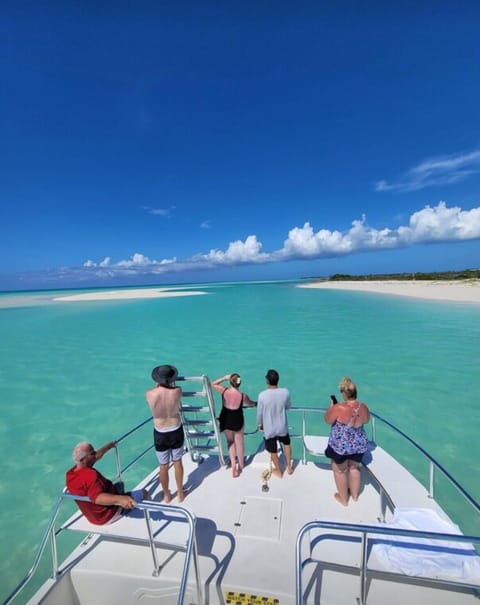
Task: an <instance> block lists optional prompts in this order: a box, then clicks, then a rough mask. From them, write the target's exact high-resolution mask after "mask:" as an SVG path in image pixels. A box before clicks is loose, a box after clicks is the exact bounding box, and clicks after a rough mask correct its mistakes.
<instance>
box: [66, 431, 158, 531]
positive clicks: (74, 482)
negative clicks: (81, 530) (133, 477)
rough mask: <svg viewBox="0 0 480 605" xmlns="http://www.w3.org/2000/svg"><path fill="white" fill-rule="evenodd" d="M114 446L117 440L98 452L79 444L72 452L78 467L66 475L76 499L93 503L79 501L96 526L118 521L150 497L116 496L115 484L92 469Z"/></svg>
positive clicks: (70, 489) (143, 495)
mask: <svg viewBox="0 0 480 605" xmlns="http://www.w3.org/2000/svg"><path fill="white" fill-rule="evenodd" d="M115 445H116V443H115V441H111V442H110V443H107V444H106V445H104V446H103V447H101V448H100V449H99V450H95V449H94V448H93V446H92V445H91V444H90V443H87V442H83V443H79V444H78V445H76V446H75V447H74V448H73V452H72V457H73V461H74V462H75V466H73V467H72V468H71V469H70V470H68V471H67V473H66V483H67V489H68V491H69V492H70V493H71V494H73V495H75V496H88V497H89V498H90V500H91V502H84V501H80V500H77V501H76V502H77V505H78V507H79V508H80V510H81V511H82V513H83V514H84V515H85V517H86V518H87V519H88V520H89V521H90V523H94V524H95V525H104V524H105V523H112V522H113V521H116V520H117V519H119V518H120V517H121V516H122V514H123V513H124V512H125V511H128V510H131V509H132V508H134V507H135V505H136V502H137V501H139V500H142V499H143V498H148V494H147V493H146V491H145V490H143V494H142V492H141V491H140V492H139V493H137V492H132V495H130V494H117V493H116V491H115V486H114V485H113V483H112V482H111V481H110V480H109V479H107V478H106V477H104V476H103V475H102V474H101V473H100V472H98V471H97V470H96V469H94V468H93V465H94V464H95V462H96V461H97V460H100V458H101V457H102V456H103V455H104V454H105V453H106V452H108V450H110V449H112V447H115Z"/></svg>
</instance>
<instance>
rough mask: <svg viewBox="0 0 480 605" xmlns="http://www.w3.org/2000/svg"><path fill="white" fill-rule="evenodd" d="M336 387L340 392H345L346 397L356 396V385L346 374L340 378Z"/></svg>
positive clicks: (353, 397)
mask: <svg viewBox="0 0 480 605" xmlns="http://www.w3.org/2000/svg"><path fill="white" fill-rule="evenodd" d="M338 388H339V389H340V393H345V395H346V396H347V399H356V398H357V385H356V384H355V383H354V382H353V381H352V379H351V378H349V377H348V376H345V377H344V378H342V380H341V381H340V384H339V385H338Z"/></svg>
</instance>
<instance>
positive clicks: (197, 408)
mask: <svg viewBox="0 0 480 605" xmlns="http://www.w3.org/2000/svg"><path fill="white" fill-rule="evenodd" d="M180 409H181V410H182V412H210V408H209V407H208V406H204V405H182V407H181V408H180Z"/></svg>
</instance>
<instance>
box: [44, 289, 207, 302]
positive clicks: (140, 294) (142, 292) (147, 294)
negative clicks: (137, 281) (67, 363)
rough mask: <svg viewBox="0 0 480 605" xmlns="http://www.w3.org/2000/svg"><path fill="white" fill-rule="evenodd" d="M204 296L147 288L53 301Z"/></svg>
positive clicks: (62, 298) (105, 292)
mask: <svg viewBox="0 0 480 605" xmlns="http://www.w3.org/2000/svg"><path fill="white" fill-rule="evenodd" d="M200 294H206V292H201V291H198V290H188V289H186V290H172V289H170V288H149V289H140V288H139V289H135V290H106V291H104V292H102V291H99V292H86V293H84V294H72V295H70V296H61V297H59V298H54V299H53V300H55V301H58V302H82V301H94V300H95V301H97V300H129V299H133V298H173V297H174V296H198V295H200Z"/></svg>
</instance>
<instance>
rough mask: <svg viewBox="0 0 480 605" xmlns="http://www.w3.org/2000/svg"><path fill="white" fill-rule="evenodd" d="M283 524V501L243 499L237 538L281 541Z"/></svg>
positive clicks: (237, 524)
mask: <svg viewBox="0 0 480 605" xmlns="http://www.w3.org/2000/svg"><path fill="white" fill-rule="evenodd" d="M281 523H282V500H280V499H278V498H242V500H241V502H240V511H239V515H238V521H237V523H235V528H234V533H235V535H236V536H238V537H240V536H243V537H246V538H263V539H265V540H279V539H280V527H281Z"/></svg>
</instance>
